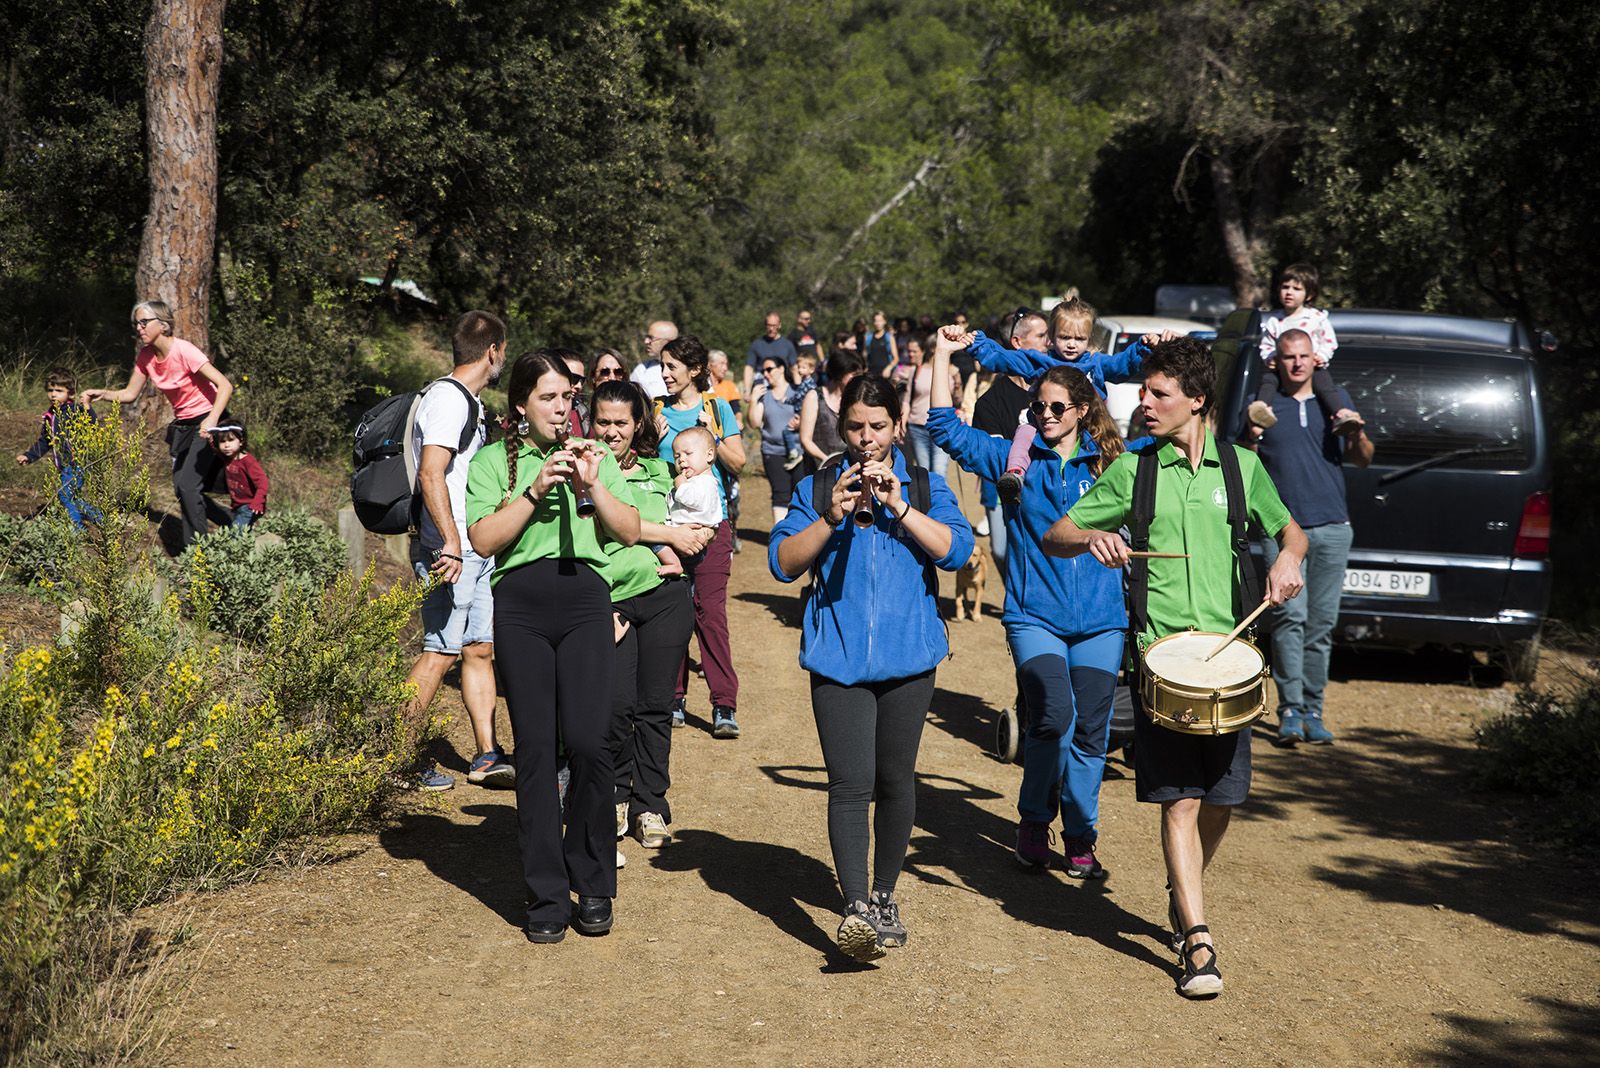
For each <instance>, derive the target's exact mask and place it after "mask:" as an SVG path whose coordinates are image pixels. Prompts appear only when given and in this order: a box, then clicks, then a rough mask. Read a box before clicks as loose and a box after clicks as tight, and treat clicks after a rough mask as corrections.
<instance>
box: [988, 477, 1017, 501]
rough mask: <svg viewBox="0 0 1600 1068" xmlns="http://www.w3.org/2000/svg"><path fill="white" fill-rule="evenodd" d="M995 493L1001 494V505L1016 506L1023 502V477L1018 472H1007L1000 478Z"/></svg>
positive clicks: (995, 485)
mask: <svg viewBox="0 0 1600 1068" xmlns="http://www.w3.org/2000/svg"><path fill="white" fill-rule="evenodd" d="M994 488H995V492H997V493H998V494H1000V503H1001V504H1016V503H1018V502H1019V501H1021V500H1022V475H1021V473H1020V472H1017V471H1007V472H1006V473H1005V474H1003V475H1001V476H1000V481H998V482H996V483H995V484H994Z"/></svg>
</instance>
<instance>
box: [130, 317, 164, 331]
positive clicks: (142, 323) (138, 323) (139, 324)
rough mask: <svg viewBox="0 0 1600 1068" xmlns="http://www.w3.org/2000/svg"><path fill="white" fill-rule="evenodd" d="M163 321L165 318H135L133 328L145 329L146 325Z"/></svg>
mask: <svg viewBox="0 0 1600 1068" xmlns="http://www.w3.org/2000/svg"><path fill="white" fill-rule="evenodd" d="M163 321H164V320H161V319H135V320H134V321H133V328H134V329H135V330H143V329H144V328H145V327H147V326H149V325H150V324H151V323H159V322H163Z"/></svg>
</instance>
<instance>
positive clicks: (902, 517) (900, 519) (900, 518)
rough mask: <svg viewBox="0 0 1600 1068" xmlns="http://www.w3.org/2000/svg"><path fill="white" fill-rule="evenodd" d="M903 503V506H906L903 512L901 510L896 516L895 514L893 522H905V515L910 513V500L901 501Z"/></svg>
mask: <svg viewBox="0 0 1600 1068" xmlns="http://www.w3.org/2000/svg"><path fill="white" fill-rule="evenodd" d="M903 503H904V504H905V506H906V510H905V511H903V512H901V513H900V514H899V515H897V516H895V517H894V521H895V522H896V523H903V522H905V519H906V516H908V515H910V514H911V502H910V501H905V502H903Z"/></svg>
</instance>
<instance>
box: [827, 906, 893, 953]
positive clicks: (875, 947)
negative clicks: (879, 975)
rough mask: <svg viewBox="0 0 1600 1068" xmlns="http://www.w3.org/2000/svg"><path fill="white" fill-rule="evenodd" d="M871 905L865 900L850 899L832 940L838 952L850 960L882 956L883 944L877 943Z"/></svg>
mask: <svg viewBox="0 0 1600 1068" xmlns="http://www.w3.org/2000/svg"><path fill="white" fill-rule="evenodd" d="M873 919H874V917H873V914H872V907H871V906H870V905H868V904H867V903H866V902H865V901H852V902H851V903H850V907H849V908H848V909H846V910H845V913H844V919H843V920H842V921H840V923H839V933H838V934H837V935H835V936H834V942H835V944H837V945H838V947H839V952H840V953H843V954H844V955H845V956H847V957H849V958H850V959H851V960H858V961H862V962H865V961H869V960H877V959H878V958H879V957H881V956H883V946H881V945H879V944H878V928H877V926H876V925H875V924H874V923H873Z"/></svg>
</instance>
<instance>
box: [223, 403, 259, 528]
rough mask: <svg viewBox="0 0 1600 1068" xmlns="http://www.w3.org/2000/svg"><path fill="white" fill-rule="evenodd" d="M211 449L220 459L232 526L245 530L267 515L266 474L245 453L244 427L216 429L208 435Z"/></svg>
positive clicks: (257, 462) (228, 426) (229, 425)
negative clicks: (225, 478)
mask: <svg viewBox="0 0 1600 1068" xmlns="http://www.w3.org/2000/svg"><path fill="white" fill-rule="evenodd" d="M211 445H212V447H213V448H215V449H216V450H217V452H218V453H219V454H220V455H221V456H222V462H223V464H224V465H225V466H224V468H223V474H224V475H225V476H227V479H228V504H229V507H231V508H232V509H233V526H234V527H235V528H238V527H248V526H249V525H250V524H251V523H254V522H255V521H256V520H257V519H260V518H261V517H262V515H264V514H265V513H266V511H267V487H268V483H267V472H266V471H265V470H263V469H262V467H261V462H260V461H259V460H257V459H256V458H255V457H254V456H252V455H250V454H249V453H248V452H246V451H245V448H244V446H245V442H244V427H242V426H240V425H239V424H237V423H232V424H226V425H223V426H219V427H217V428H216V429H215V430H213V431H212V432H211Z"/></svg>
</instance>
